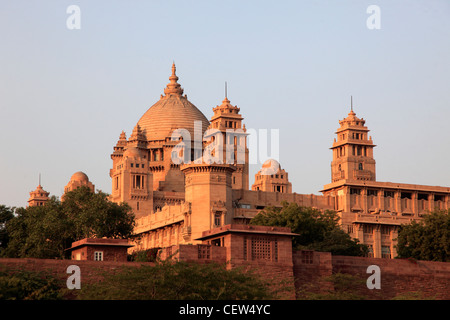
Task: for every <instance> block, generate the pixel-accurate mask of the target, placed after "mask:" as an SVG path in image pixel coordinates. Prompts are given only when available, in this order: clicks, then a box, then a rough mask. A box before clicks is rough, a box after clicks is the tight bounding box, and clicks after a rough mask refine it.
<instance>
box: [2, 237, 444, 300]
mask: <svg viewBox="0 0 450 320" xmlns="http://www.w3.org/2000/svg"><path fill="white" fill-rule="evenodd" d="M196 247H197V246H194V245H191V246H188V245H186V246H182V247H181V253H182V255H181V257H183V260H187V261H199V259H198V251H197V250H198V249H196ZM224 249H225V248H224V247H214V250H215V251H214V252H215V253H214V255H213V256H214V257H216V258H215V260H216V261H219V260H220V261H224V260H225V259H224V258H225V256H226V253H225V251H224ZM219 257H220V258H219ZM209 261H214V260H209ZM204 262H205V261H204ZM142 264H149V265H151V263H140V262H139V263H138V262H109V261H101V262H100V261H74V260H50V259H0V268H2V267H8V268H20V269H22V270H30V271H42V270H47V271H50V272H51V273H53V274H54V275H55V276H56V277H58V278H60V279H61V281H63V286H65V283H66V280H67V278H68V277H69V276H70V275H69V274H67V273H66V270H67V267H68V266H70V265H77V266H79V267H80V269H81V285H82V286H83V283H88V282H91V281H99V280H100V279H101V277H102V274H103V273H104V272H108V273H111V272H114V271H116V270H118V269H119V268H120V267H122V266H136V267H138V266H140V265H142ZM233 265H234V266H235V267H237V266H242V267H244V268H250V269H252V270H255V271H256V272H257V273H259V274H261V275H262V276H264V278H265V279H273V280H280V279H281V280H283V281H288V282H290V284H292V283H295V289H296V290H300V291H301V290H305V289H307V290H309V291H311V292H317V293H320V292H322V293H323V292H327V291H332V290H333V286H332V284H331V282H329V281H327V277H329V276H331V275H332V274H336V273H345V274H351V275H354V276H355V277H357V278H359V279H361V284H360V285H358V286H357V287H355V288H353V289H354V290H356V291H357V292H358V293H359V294H360V295H362V296H365V297H367V298H368V299H383V300H389V299H392V298H394V297H397V296H400V295H402V294H407V293H411V292H419V293H420V294H421V295H422V297H425V298H431V299H442V300H449V299H450V263H444V262H431V261H412V260H411V261H410V260H400V259H380V258H362V257H347V256H331V254H330V253H327V252H325V253H322V252H313V251H299V252H294V254H293V265H292V264H291V265H288V264H278V263H276V262H271V261H258V262H254V261H253V262H244V261H241V262H238V261H235V262H234V264H233ZM370 265H377V266H379V267H380V270H381V289H380V290H378V289H372V290H370V289H368V288H367V286H366V284H365V282H366V280H367V278H368V277H369V276H370V275H371V274H368V273H366V272H367V267H368V266H370ZM287 285H289V283H288V284H287ZM298 297H299V296H298ZM291 298H293V297H292V296H287V297H286V299H291Z"/></svg>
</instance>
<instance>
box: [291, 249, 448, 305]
mask: <svg viewBox="0 0 450 320" xmlns="http://www.w3.org/2000/svg"><path fill="white" fill-rule="evenodd" d="M311 252H312V251H311ZM307 253H308V251H298V252H294V254H293V262H294V277H295V287H296V289H297V290H298V291H297V293H298V297H300V296H301V294H302V292H303V291H308V292H313V293H322V294H323V293H327V292H336V290H335V289H334V287H333V284H332V282H331V281H329V279H330V276H331V275H332V274H334V275H335V274H338V273H342V274H350V275H352V276H354V279H355V282H353V283H352V285H351V287H349V288H348V289H349V290H350V291H351V292H353V293H354V294H356V295H358V296H359V297H365V298H366V299H377V300H390V299H393V298H395V297H397V298H398V297H401V296H409V297H410V298H412V296H411V293H417V294H418V297H421V298H428V299H437V300H441V299H444V300H448V299H450V263H445V262H432V261H414V260H404V259H381V258H364V257H348V256H332V255H331V254H330V253H328V252H312V253H313V254H312V259H310V255H308V254H307ZM371 265H376V266H378V267H379V268H380V276H381V277H380V279H381V281H380V283H381V288H380V289H368V288H367V283H366V282H367V279H368V278H369V277H370V276H371V275H372V272H369V273H367V268H368V267H369V266H371Z"/></svg>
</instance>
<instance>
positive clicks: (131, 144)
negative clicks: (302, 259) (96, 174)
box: [29, 65, 450, 258]
mask: <svg viewBox="0 0 450 320" xmlns="http://www.w3.org/2000/svg"><path fill="white" fill-rule="evenodd" d="M169 80H170V82H169V84H167V87H166V88H165V89H164V94H163V95H161V98H160V100H159V101H158V102H156V103H155V104H154V105H153V106H151V107H150V108H149V109H148V110H147V111H146V112H145V113H144V115H143V116H142V117H141V118H140V120H139V121H138V122H137V124H136V126H135V127H134V129H133V131H132V133H131V135H130V136H129V137H127V136H126V134H125V133H124V132H122V133H121V134H120V137H119V140H118V141H117V144H116V145H115V146H114V151H113V153H112V154H111V159H112V168H111V169H110V177H111V179H112V190H111V195H110V199H111V201H114V202H117V203H120V202H127V203H128V204H129V205H130V206H131V207H132V208H133V211H134V213H135V215H136V229H135V232H136V233H137V234H140V235H141V236H142V237H141V241H140V242H138V243H136V246H135V247H134V248H133V250H143V249H149V248H164V247H169V246H172V245H179V244H198V243H201V242H202V241H201V240H200V238H201V237H202V232H204V231H208V230H211V229H214V228H216V227H219V226H224V225H230V224H246V223H248V221H249V220H250V219H252V218H253V217H254V216H255V215H257V214H258V213H259V212H260V211H261V210H263V209H264V208H265V207H267V206H279V205H280V204H281V202H282V201H287V202H295V203H297V204H299V205H301V206H308V207H315V208H318V209H321V210H327V209H329V210H335V211H336V212H337V213H338V214H339V216H340V218H341V220H340V223H341V225H342V228H343V229H344V230H345V231H347V232H348V233H349V234H350V235H351V236H352V237H353V238H356V239H358V240H359V241H360V242H361V243H364V244H366V245H368V246H369V249H370V253H369V256H371V257H375V258H377V257H380V258H381V257H384V258H393V257H395V256H396V250H395V244H396V243H395V239H396V238H397V232H398V227H399V226H400V225H401V224H408V223H411V221H413V220H420V219H421V217H422V216H423V215H425V214H427V212H429V211H431V210H434V209H435V208H439V209H448V208H449V201H450V197H449V196H450V188H447V187H433V186H424V185H413V184H400V183H393V182H380V181H377V180H376V163H375V159H374V156H373V149H374V147H375V145H374V143H373V141H372V138H371V136H370V135H369V129H368V128H367V127H366V126H365V120H364V119H363V118H358V117H357V116H356V114H355V112H353V107H352V108H351V111H350V113H349V114H348V116H347V117H346V118H344V119H343V120H341V121H339V128H338V129H337V131H336V138H335V139H334V143H333V144H332V146H331V150H332V152H333V160H332V162H331V183H329V184H327V185H325V186H324V187H323V189H322V190H321V193H322V195H313V194H308V195H304V194H297V193H293V192H292V185H291V183H290V182H289V179H288V173H287V172H286V171H285V170H283V169H282V168H281V167H280V166H279V164H278V162H276V161H273V160H269V161H267V162H266V163H264V165H263V166H262V168H261V170H260V171H259V172H258V173H257V174H256V175H255V182H254V184H253V185H252V186H251V187H250V186H249V162H248V157H249V156H248V155H249V153H248V148H247V134H248V133H247V129H246V128H245V125H244V123H243V117H242V115H241V113H240V108H238V107H236V106H233V105H232V104H231V103H230V101H229V100H228V98H227V97H225V99H224V100H223V102H222V104H221V105H218V106H216V107H214V108H213V109H212V111H213V115H212V117H211V118H210V120H208V119H207V118H206V117H205V115H204V114H203V113H202V112H201V111H200V110H199V109H198V108H197V107H195V106H194V105H193V104H192V103H191V102H189V100H188V99H187V96H186V95H184V94H183V89H182V88H181V86H180V84H179V83H178V77H177V75H176V69H175V65H173V66H172V75H171V76H170V78H169ZM180 129H181V130H180ZM176 130H178V132H179V134H178V135H175V136H177V137H178V139H173V137H174V131H176ZM229 132H232V134H228V133H229ZM219 140H220V141H221V142H223V143H222V144H220V143H217V142H218V141H219ZM180 144H182V145H183V146H184V148H183V149H181V150H180V149H177V148H179V146H180ZM195 146H197V148H195ZM217 146H219V147H217ZM221 151H223V152H221ZM225 151H227V152H225ZM205 154H206V155H208V157H205V156H204V155H205ZM174 155H176V156H177V157H174ZM174 159H181V160H183V161H174ZM211 159H213V160H214V161H211ZM217 160H220V161H217ZM78 185H88V186H90V187H91V188H93V185H92V184H91V183H90V182H89V179H88V178H87V176H86V175H84V174H82V173H76V174H74V176H72V178H71V181H70V182H69V184H68V185H67V187H66V190H70V189H71V188H73V187H76V186H78ZM47 196H48V193H46V192H45V191H43V190H42V187H41V186H39V187H38V189H37V190H36V191H34V192H32V193H31V198H30V200H29V203H30V205H35V204H38V205H39V204H42V203H43V201H45V198H46V197H47ZM43 199H44V200H43ZM219 241H220V240H219Z"/></svg>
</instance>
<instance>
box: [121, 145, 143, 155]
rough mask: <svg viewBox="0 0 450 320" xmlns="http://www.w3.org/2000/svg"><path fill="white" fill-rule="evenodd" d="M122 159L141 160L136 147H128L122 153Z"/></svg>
mask: <svg viewBox="0 0 450 320" xmlns="http://www.w3.org/2000/svg"><path fill="white" fill-rule="evenodd" d="M123 157H124V158H142V152H141V150H139V149H138V148H136V147H129V148H127V149H126V150H125V152H124V153H123Z"/></svg>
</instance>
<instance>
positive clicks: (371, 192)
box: [367, 189, 378, 196]
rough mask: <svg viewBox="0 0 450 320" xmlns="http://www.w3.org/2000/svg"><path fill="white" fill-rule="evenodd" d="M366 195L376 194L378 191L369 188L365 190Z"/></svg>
mask: <svg viewBox="0 0 450 320" xmlns="http://www.w3.org/2000/svg"><path fill="white" fill-rule="evenodd" d="M367 195H368V196H376V195H378V191H377V190H372V189H369V190H367Z"/></svg>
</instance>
